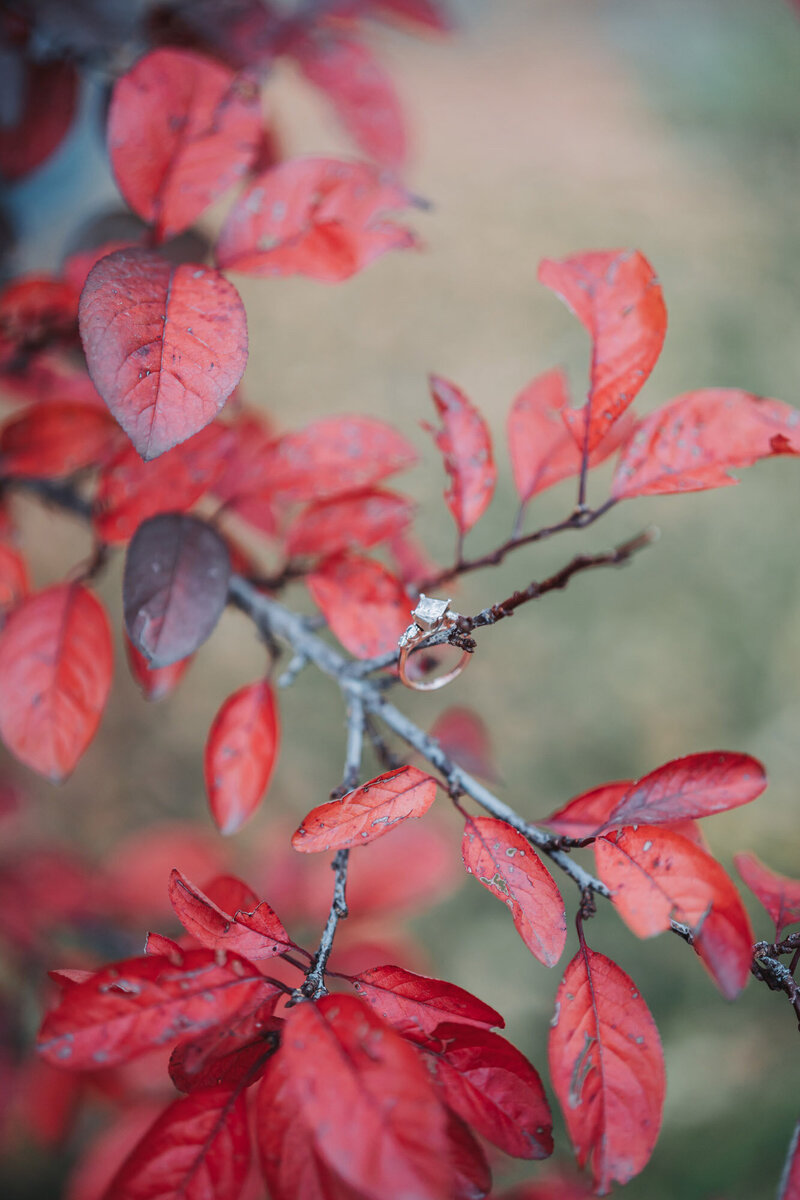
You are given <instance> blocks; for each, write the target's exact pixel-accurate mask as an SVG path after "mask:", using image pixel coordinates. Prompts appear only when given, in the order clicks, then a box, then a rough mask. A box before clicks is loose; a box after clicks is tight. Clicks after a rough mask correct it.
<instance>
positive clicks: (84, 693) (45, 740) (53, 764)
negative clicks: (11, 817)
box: [0, 583, 113, 782]
mask: <svg viewBox="0 0 800 1200" xmlns="http://www.w3.org/2000/svg"><path fill="white" fill-rule="evenodd" d="M112 662H113V651H112V646H111V630H110V628H109V623H108V617H107V616H106V613H105V609H104V608H103V606H102V604H101V603H100V601H99V600H98V599H97V597H96V596H94V595H93V594H92V592H90V591H88V590H87V588H85V587H83V586H82V585H81V584H78V583H72V584H70V583H63V584H57V585H56V586H55V587H50V588H46V589H45V590H44V591H42V592H37V593H36V594H35V595H33V596H30V597H29V598H28V599H27V600H24V601H23V602H22V604H20V605H19V607H18V608H16V609H15V610H14V611H13V612H12V613H11V615H10V616H9V618H8V620H7V622H6V624H5V626H4V628H3V631H2V633H0V736H2V738H3V741H4V742H5V744H6V746H7V747H8V749H9V750H10V751H11V752H12V754H15V755H16V756H17V758H19V759H20V760H21V761H22V762H24V763H25V764H26V765H27V766H29V767H32V768H33V770H34V771H38V772H39V773H40V774H41V775H45V776H47V777H48V778H49V779H52V780H53V781H54V782H60V781H61V780H62V779H64V778H65V777H66V776H67V775H69V774H70V772H71V771H72V770H73V769H74V767H75V765H76V764H77V762H78V759H79V758H80V757H81V755H82V754H83V752H84V750H85V749H86V747H87V746H88V745H89V742H90V741H91V740H92V738H93V737H94V734H95V731H96V729H97V726H98V725H99V723H100V717H101V715H102V713H103V709H104V708H105V703H106V700H107V699H108V693H109V689H110V687H111V673H112Z"/></svg>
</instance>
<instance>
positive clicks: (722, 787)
mask: <svg viewBox="0 0 800 1200" xmlns="http://www.w3.org/2000/svg"><path fill="white" fill-rule="evenodd" d="M766 786H767V777H766V773H765V771H764V768H763V767H762V765H761V763H760V762H758V760H757V759H755V758H751V756H750V755H749V754H734V753H729V752H728V751H725V750H718V751H709V752H707V753H703V754H687V755H686V756H685V757H684V758H676V759H674V760H673V761H672V762H668V763H665V764H664V766H663V767H657V768H656V770H655V771H651V772H650V774H649V775H645V776H643V777H642V778H641V779H639V780H638V781H637V782H636V783H634V784H631V785H630V787H629V789H628V791H627V792H626V793H625V795H624V796H623V797H622V798H621V800H620V801H619V803H618V804H617V806H616V807H615V808H614V809H613V811H612V812H611V813H610V814H609V815H608V816H607V818H606V820H605V822H604V823H603V824H602V829H604V830H607V829H616V828H619V827H620V826H621V825H641V824H648V825H662V824H664V823H665V822H669V821H678V820H684V819H685V818H687V817H688V818H691V819H694V818H696V817H709V816H711V815H712V814H713V813H718V812H725V811H726V810H727V809H729V808H737V807H738V806H739V805H740V804H748V803H749V802H750V801H751V800H755V799H756V797H757V796H760V795H761V793H762V792H763V791H764V788H765V787H766ZM595 832H599V829H597V830H595Z"/></svg>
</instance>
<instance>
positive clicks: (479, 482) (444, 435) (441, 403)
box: [425, 375, 497, 534]
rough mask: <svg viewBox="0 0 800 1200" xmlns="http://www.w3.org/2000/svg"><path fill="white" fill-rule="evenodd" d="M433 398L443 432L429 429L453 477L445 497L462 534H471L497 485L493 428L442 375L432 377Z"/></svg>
mask: <svg viewBox="0 0 800 1200" xmlns="http://www.w3.org/2000/svg"><path fill="white" fill-rule="evenodd" d="M430 384H431V395H432V396H433V402H434V404H435V405H436V411H437V412H438V414H439V416H440V418H441V420H442V428H441V429H434V428H432V427H431V426H430V425H426V426H425V428H426V429H428V431H429V432H430V433H432V434H433V437H434V440H435V442H436V445H437V446H438V448H439V450H440V452H441V454H442V457H443V459H444V467H445V470H446V471H447V474H448V475H449V476H450V486H449V487H448V489H447V491H446V492H445V494H444V498H445V501H446V502H447V507H448V508H449V509H450V512H451V513H452V514H453V520H454V521H455V523H456V525H457V526H458V529H459V532H460V533H462V534H464V533H467V532H468V531H469V530H470V529H472V526H473V525H474V524H475V522H476V521H478V520H479V519H480V517H482V516H483V514H484V512H485V511H486V509H487V507H488V505H489V503H490V501H491V499H492V496H493V495H494V487H495V484H496V482H497V468H496V466H495V464H494V458H493V457H492V439H491V435H490V433H489V427H488V426H487V424H486V422H485V421H484V419H483V417H482V416H481V414H480V413H479V412H478V410H477V408H475V406H474V405H472V404H470V402H469V400H468V399H467V397H466V396H465V395H464V393H463V392H462V391H461V390H460V389H459V388H457V387H455V385H454V384H452V383H449V382H448V381H447V380H446V379H443V378H442V377H441V376H440V375H432V376H431V380H430Z"/></svg>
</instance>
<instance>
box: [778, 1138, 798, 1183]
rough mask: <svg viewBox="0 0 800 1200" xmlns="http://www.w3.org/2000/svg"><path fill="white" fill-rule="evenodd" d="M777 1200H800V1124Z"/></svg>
mask: <svg viewBox="0 0 800 1200" xmlns="http://www.w3.org/2000/svg"><path fill="white" fill-rule="evenodd" d="M777 1200H800V1122H798V1124H797V1125H795V1127H794V1133H793V1134H792V1140H791V1142H790V1143H789V1152H788V1154H787V1155H786V1163H785V1165H784V1168H783V1174H782V1175H781V1181H780V1184H779V1185H778V1197H777Z"/></svg>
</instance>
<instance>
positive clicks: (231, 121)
mask: <svg viewBox="0 0 800 1200" xmlns="http://www.w3.org/2000/svg"><path fill="white" fill-rule="evenodd" d="M260 135H261V102H260V97H259V93H258V89H257V88H256V86H255V85H254V84H253V83H252V82H248V81H246V80H244V79H241V78H237V76H236V75H235V74H234V72H233V71H231V70H229V69H228V68H227V67H223V66H221V65H220V64H219V63H215V62H212V61H211V60H210V59H207V58H204V57H203V56H202V55H200V54H195V53H193V52H192V51H190V50H179V49H175V48H173V47H170V48H165V49H163V50H153V51H152V52H151V53H150V54H146V55H145V56H144V58H142V59H140V60H139V62H137V63H136V64H135V66H133V67H132V68H131V70H130V71H128V72H127V74H125V75H123V76H122V78H121V79H120V80H118V82H117V84H116V85H115V87H114V93H113V95H112V98H111V106H110V108H109V112H108V149H109V154H110V156H111V166H112V168H113V170H114V175H115V176H116V179H117V183H118V184H119V187H120V191H121V192H122V194H123V196H124V197H125V199H126V200H127V202H128V204H130V206H131V208H132V209H133V210H134V212H135V213H137V214H138V215H139V216H140V217H142V218H143V219H144V220H145V221H148V222H149V223H150V224H151V225H153V226H154V227H155V236H156V239H157V240H158V241H163V240H165V239H166V238H171V237H174V236H175V235H176V234H178V233H182V232H183V230H184V229H188V227H189V226H190V225H191V224H193V222H194V221H195V220H196V219H197V218H198V217H199V216H200V214H201V213H202V212H203V211H204V210H205V209H206V208H207V207H208V206H209V204H211V203H212V201H213V200H215V199H216V198H217V196H220V195H221V194H222V193H223V192H224V191H226V190H227V189H228V188H229V187H230V186H231V184H233V183H235V182H236V180H237V179H241V178H242V176H244V174H245V173H246V171H247V169H248V167H249V166H250V163H251V161H252V159H253V157H254V155H255V153H256V149H257V147H258V143H259V138H260Z"/></svg>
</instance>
